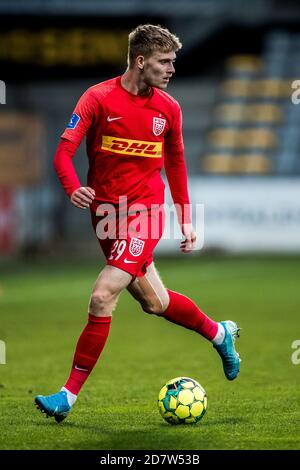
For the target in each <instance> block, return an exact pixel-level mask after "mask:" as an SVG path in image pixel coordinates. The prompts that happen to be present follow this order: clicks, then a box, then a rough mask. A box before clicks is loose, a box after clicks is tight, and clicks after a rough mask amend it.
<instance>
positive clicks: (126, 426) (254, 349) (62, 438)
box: [0, 256, 300, 450]
mask: <svg viewBox="0 0 300 470" xmlns="http://www.w3.org/2000/svg"><path fill="white" fill-rule="evenodd" d="M299 261H300V259H299V258H292V257H290V258H289V257H285V258H278V257H276V258H273V259H272V258H266V257H262V258H253V257H244V258H220V259H218V258H214V259H208V258H206V257H200V258H199V257H188V256H181V258H180V260H179V259H176V260H158V261H157V267H158V268H159V270H160V273H161V275H162V278H163V280H164V282H165V284H166V285H167V286H168V287H169V288H171V289H172V290H177V291H179V292H182V293H184V294H186V295H188V296H190V297H191V298H192V299H193V300H194V301H196V302H197V303H198V305H199V307H200V308H202V309H203V310H204V311H205V312H206V313H207V314H208V315H211V316H212V317H213V318H215V319H216V320H227V319H232V320H235V321H237V322H238V324H239V325H240V326H241V327H242V331H241V338H240V339H239V340H238V344H237V349H238V351H239V352H240V355H241V357H242V364H241V372H240V375H239V377H238V379H237V380H236V381H234V382H228V381H227V380H226V379H225V377H224V375H223V371H222V366H221V361H220V358H219V356H218V355H217V353H216V352H215V351H214V349H213V348H212V346H211V345H210V344H209V343H208V342H207V341H206V340H204V339H203V338H202V337H200V336H199V335H197V334H196V333H194V332H192V331H189V330H185V329H184V328H182V327H179V326H177V325H174V324H171V323H169V322H167V321H166V320H164V319H161V318H158V317H155V316H151V315H147V314H146V313H144V312H143V311H142V310H141V308H140V307H139V305H138V304H137V303H136V302H135V301H134V300H133V299H132V298H131V297H130V296H129V294H128V293H127V292H126V293H124V294H123V295H122V296H121V298H120V302H119V305H118V308H117V310H116V311H115V312H114V318H113V323H112V327H111V334H110V337H109V340H108V342H107V344H106V347H105V350H104V352H103V354H102V356H101V358H100V360H99V363H98V364H97V366H96V368H95V369H94V371H93V373H92V375H91V376H90V379H89V380H88V382H87V384H86V385H85V387H84V389H83V391H82V393H81V395H80V397H79V399H78V401H77V403H76V405H75V406H74V409H73V411H72V413H71V414H70V416H69V417H68V419H67V420H66V421H64V422H63V423H62V424H60V425H57V424H56V423H55V421H54V420H53V419H48V420H47V419H46V418H45V417H44V415H42V414H41V413H40V412H38V411H37V410H36V409H35V407H34V406H33V398H34V396H35V395H36V394H38V393H42V394H50V393H55V392H56V391H58V390H59V388H60V387H61V386H62V385H63V383H64V381H65V379H66V377H67V375H68V374H69V368H70V364H71V360H72V356H73V351H74V347H75V343H76V341H77V338H78V336H79V334H80V333H81V330H82V328H83V327H84V325H85V322H86V311H87V302H88V298H89V295H90V291H91V287H92V285H93V283H94V281H95V278H96V277H97V273H98V271H99V269H100V268H101V265H100V264H99V266H97V265H95V264H89V265H88V264H87V263H85V264H84V263H80V264H79V263H78V264H75V265H74V264H63V263H62V262H61V263H50V264H46V263H45V262H40V263H37V264H35V265H32V266H27V267H26V266H25V265H8V266H5V267H4V266H2V267H1V271H2V273H4V272H5V273H6V274H5V276H2V275H1V281H0V311H1V313H0V315H1V316H0V318H1V322H0V339H1V340H3V341H5V343H6V354H7V363H6V365H0V407H1V413H0V421H1V433H0V449H99V450H113V449H120V450H121V449H145V450H161V449H164V450H167V449H170V450H171V449H172V450H174V449H178V450H181V449H186V450H193V449H197V450H201V449H299V448H300V387H299V385H300V364H299V365H294V364H293V363H292V361H291V355H292V353H293V349H292V347H291V344H292V342H293V341H294V340H296V339H300V328H299V325H300V320H299V313H300V312H299V306H300V290H299V278H300V262H299ZM4 268H5V269H4ZM177 376H189V377H192V378H194V379H195V380H197V381H198V382H200V383H201V384H202V386H203V387H204V388H205V390H206V392H207V395H208V409H207V412H206V415H205V416H204V418H203V420H202V421H201V422H200V423H199V424H197V425H186V426H184V425H179V426H171V425H168V424H167V423H165V422H164V421H163V419H162V418H161V416H160V414H159V412H158V409H157V395H158V392H159V390H160V388H161V387H162V386H163V385H164V383H165V382H167V381H168V380H170V379H172V378H173V377H177Z"/></svg>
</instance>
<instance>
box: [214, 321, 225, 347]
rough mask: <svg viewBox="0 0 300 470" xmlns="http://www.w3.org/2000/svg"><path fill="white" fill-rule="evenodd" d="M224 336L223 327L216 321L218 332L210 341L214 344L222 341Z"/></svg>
mask: <svg viewBox="0 0 300 470" xmlns="http://www.w3.org/2000/svg"><path fill="white" fill-rule="evenodd" d="M224 338H225V328H224V326H223V325H222V324H221V323H218V332H217V334H216V336H215V337H214V338H213V339H212V343H213V344H215V345H216V346H218V345H220V344H222V343H223V341H224Z"/></svg>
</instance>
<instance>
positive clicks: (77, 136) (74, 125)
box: [54, 90, 97, 209]
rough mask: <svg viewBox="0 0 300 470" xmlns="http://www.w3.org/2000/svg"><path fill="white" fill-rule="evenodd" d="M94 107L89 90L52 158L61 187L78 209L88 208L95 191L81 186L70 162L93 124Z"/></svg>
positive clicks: (95, 102)
mask: <svg viewBox="0 0 300 470" xmlns="http://www.w3.org/2000/svg"><path fill="white" fill-rule="evenodd" d="M96 107H97V100H96V98H95V97H94V95H93V94H92V92H91V91H90V90H87V91H86V92H85V93H84V94H83V95H82V97H81V98H80V100H79V101H78V103H77V105H76V107H75V109H74V112H73V114H72V117H71V120H70V122H69V124H68V126H67V128H66V130H65V131H64V133H63V134H62V136H61V141H60V143H59V145H58V147H57V150H56V153H55V157H54V168H55V171H56V174H57V176H58V178H59V180H60V182H61V185H62V187H63V188H64V190H65V192H66V194H67V195H68V196H69V198H70V200H71V202H72V204H74V205H75V206H76V207H79V208H80V209H86V208H87V207H89V205H90V204H91V203H92V201H93V199H94V197H95V191H94V190H93V188H89V187H87V186H82V185H81V183H80V181H79V178H78V176H77V173H76V170H75V168H74V165H73V161H72V160H73V157H74V156H75V153H76V150H77V148H78V147H79V145H80V143H81V141H82V139H83V137H84V136H85V134H86V132H87V130H88V129H89V127H90V126H91V125H92V123H93V119H94V116H95V111H96Z"/></svg>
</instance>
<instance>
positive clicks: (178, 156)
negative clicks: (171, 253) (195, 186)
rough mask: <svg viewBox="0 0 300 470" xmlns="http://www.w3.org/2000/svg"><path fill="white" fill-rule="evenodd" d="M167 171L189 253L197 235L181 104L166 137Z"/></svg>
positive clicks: (183, 246)
mask: <svg viewBox="0 0 300 470" xmlns="http://www.w3.org/2000/svg"><path fill="white" fill-rule="evenodd" d="M165 171H166V176H167V179H168V183H169V186H170V191H171V195H172V199H173V201H174V204H175V206H176V210H177V216H178V222H179V224H180V227H181V231H182V234H183V236H184V240H183V241H182V242H181V245H180V249H181V251H182V252H184V253H189V252H190V251H192V250H193V248H194V247H195V244H196V238H197V235H196V232H195V230H194V228H193V225H192V219H191V205H190V198H189V193H188V184H187V170H186V163H185V159H184V146H183V138H182V114H181V110H180V107H179V106H177V107H176V108H175V110H174V121H173V125H172V128H171V129H170V131H169V132H168V134H167V135H166V138H165Z"/></svg>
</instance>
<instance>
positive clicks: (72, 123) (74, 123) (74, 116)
mask: <svg viewBox="0 0 300 470" xmlns="http://www.w3.org/2000/svg"><path fill="white" fill-rule="evenodd" d="M79 121H80V116H78V114H76V113H73V114H72V116H71V119H70V122H69V124H68V125H67V129H75V127H76V126H77V124H78V123H79Z"/></svg>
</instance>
